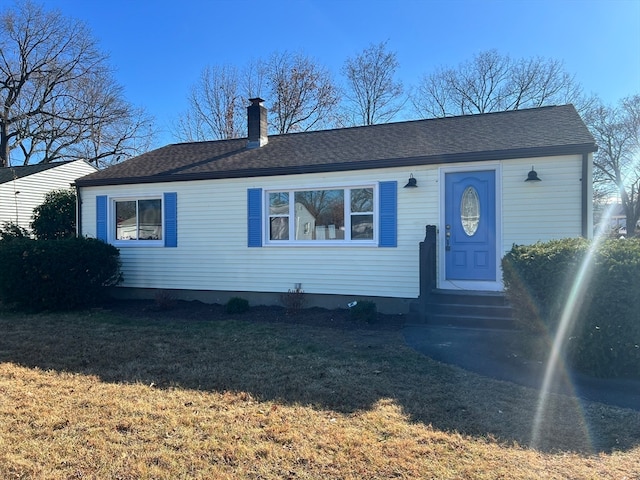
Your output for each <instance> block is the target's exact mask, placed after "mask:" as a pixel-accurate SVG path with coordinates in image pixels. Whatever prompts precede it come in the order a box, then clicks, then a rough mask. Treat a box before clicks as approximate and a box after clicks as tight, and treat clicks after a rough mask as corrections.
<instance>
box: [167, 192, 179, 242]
mask: <svg viewBox="0 0 640 480" xmlns="http://www.w3.org/2000/svg"><path fill="white" fill-rule="evenodd" d="M164 246H165V247H177V246H178V194H177V193H175V192H166V193H165V194H164Z"/></svg>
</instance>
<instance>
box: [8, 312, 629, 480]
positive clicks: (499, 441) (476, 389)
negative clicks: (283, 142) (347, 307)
mask: <svg viewBox="0 0 640 480" xmlns="http://www.w3.org/2000/svg"><path fill="white" fill-rule="evenodd" d="M245 318H250V314H249V316H246V317H245ZM0 332H2V335H0V400H1V401H0V478H4V479H18V478H28V479H32V478H33V479H75V478H78V479H80V478H82V479H87V478H90V479H104V478H111V479H138V478H144V479H152V478H153V479H181V478H184V479H187V478H189V479H192V478H194V479H197V478H203V479H204V478H207V479H212V478H215V479H226V478H229V479H231V478H234V479H237V478H247V479H283V478H290V479H319V478H331V479H387V478H403V479H413V478H433V479H485V478H486V479H497V478H505V479H507V478H508V479H538V478H572V479H574V478H585V479H600V478H612V479H624V478H627V479H632V478H640V476H639V475H640V412H638V411H633V410H625V409H617V408H613V407H608V406H604V405H600V404H585V405H579V404H577V403H576V401H575V400H572V399H570V398H567V397H564V396H552V397H551V400H552V402H551V406H550V408H549V409H548V410H547V415H546V417H545V425H544V426H543V428H542V432H543V435H542V443H541V448H539V449H531V448H528V447H526V445H527V444H528V443H529V440H530V435H531V427H532V425H531V424H532V421H533V417H534V414H535V408H536V402H537V396H536V393H537V392H535V391H533V390H529V389H526V388H522V387H517V386H515V385H512V384H509V383H505V382H498V381H493V380H491V379H486V378H483V377H480V376H477V375H474V374H471V373H468V372H465V371H463V370H460V369H457V368H454V367H450V366H446V365H442V364H439V363H436V362H433V361H431V360H429V359H428V358H425V357H423V356H421V355H418V354H417V353H415V352H413V351H411V350H409V349H407V348H406V347H405V346H404V345H403V342H402V337H401V335H400V333H399V332H393V331H358V330H338V329H333V328H319V327H310V326H302V325H289V324H287V325H285V324H274V323H271V324H269V323H258V322H252V321H248V320H242V319H241V320H216V319H214V318H210V319H207V318H201V319H200V320H191V321H184V320H180V319H175V320H161V321H160V320H154V319H153V318H147V319H145V318H137V319H132V318H127V317H124V316H119V315H115V314H111V313H109V312H93V313H84V314H67V315H31V316H24V315H17V314H8V313H6V312H5V313H3V314H2V316H1V317H0Z"/></svg>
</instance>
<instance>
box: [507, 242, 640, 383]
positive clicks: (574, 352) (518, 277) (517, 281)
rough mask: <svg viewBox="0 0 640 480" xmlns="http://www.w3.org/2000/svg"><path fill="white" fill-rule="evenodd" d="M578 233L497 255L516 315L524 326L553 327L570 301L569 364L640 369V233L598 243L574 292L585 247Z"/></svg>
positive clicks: (613, 373)
mask: <svg viewBox="0 0 640 480" xmlns="http://www.w3.org/2000/svg"><path fill="white" fill-rule="evenodd" d="M590 246H591V244H590V242H588V241H586V240H580V239H567V240H556V241H552V242H547V243H538V244H535V245H531V246H528V247H526V246H514V247H513V248H512V249H511V251H510V252H509V253H507V255H505V257H504V258H503V260H502V267H503V275H504V284H505V291H506V293H507V297H508V299H509V302H510V304H511V305H512V307H513V310H514V317H515V319H516V321H517V322H518V323H519V324H520V325H521V326H522V327H523V328H525V329H526V330H529V331H538V332H539V331H549V332H551V334H553V333H555V332H556V331H557V328H558V323H559V321H560V319H561V316H562V312H563V309H564V307H565V305H566V304H567V302H572V303H571V304H570V308H571V310H570V312H571V313H572V314H573V315H572V318H573V319H574V323H573V325H572V329H571V332H570V338H569V339H568V341H567V344H566V345H565V350H564V353H565V358H566V360H567V361H568V362H569V364H570V365H571V366H572V367H573V368H575V369H577V370H579V371H582V372H584V373H588V374H591V375H596V376H602V377H605V376H609V377H624V376H638V375H640V294H639V292H640V288H639V285H640V240H637V239H627V240H606V241H603V242H602V243H601V244H599V245H597V246H595V247H594V248H595V251H594V252H593V255H592V257H591V260H590V263H589V268H588V269H587V270H586V271H585V272H586V273H585V274H584V277H583V281H584V291H583V292H582V294H581V295H578V296H577V297H576V298H571V289H572V286H573V285H574V282H576V281H578V280H579V279H578V278H577V277H578V274H579V272H580V266H581V264H582V262H583V260H584V259H585V258H587V253H588V250H589V248H590Z"/></svg>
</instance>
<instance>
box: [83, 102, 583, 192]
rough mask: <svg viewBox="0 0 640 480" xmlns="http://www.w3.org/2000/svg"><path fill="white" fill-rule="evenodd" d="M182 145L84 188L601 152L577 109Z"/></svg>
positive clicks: (91, 179)
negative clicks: (263, 141)
mask: <svg viewBox="0 0 640 480" xmlns="http://www.w3.org/2000/svg"><path fill="white" fill-rule="evenodd" d="M246 145H247V139H246V138H241V139H234V140H219V141H211V142H197V143H180V144H174V145H168V146H166V147H162V148H159V149H157V150H153V151H150V152H147V153H145V154H143V155H140V156H138V157H135V158H132V159H130V160H127V161H125V162H123V163H121V164H119V165H114V166H112V167H110V168H108V169H106V170H102V171H99V172H96V173H92V174H90V175H88V176H86V177H83V178H82V179H79V180H77V181H76V184H77V185H80V186H90V185H110V184H125V183H150V182H167V181H181V180H200V179H207V178H238V177H252V176H268V175H285V174H296V173H315V172H326V171H344V170H359V169H368V168H380V167H391V166H410V165H422V164H435V163H454V162H463V161H479V160H499V159H506V158H523V157H529V156H534V155H535V156H548V155H560V154H575V153H586V152H593V151H595V150H596V145H595V142H594V139H593V137H592V136H591V134H590V133H589V131H588V129H587V127H586V126H585V125H584V123H583V122H582V119H581V118H580V116H579V115H578V113H577V112H576V110H575V108H574V107H573V106H572V105H564V106H557V107H542V108H535V109H527V110H516V111H508V112H499V113H489V114H482V115H467V116H461V117H448V118H440V119H429V120H416V121H409V122H398V123H388V124H383V125H372V126H366V127H353V128H342V129H335V130H321V131H314V132H305V133H294V134H285V135H272V136H270V137H269V143H268V144H267V145H265V146H263V147H261V148H256V149H247V148H246Z"/></svg>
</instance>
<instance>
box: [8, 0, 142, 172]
mask: <svg viewBox="0 0 640 480" xmlns="http://www.w3.org/2000/svg"><path fill="white" fill-rule="evenodd" d="M106 61H107V58H106V56H105V55H104V54H102V53H101V52H100V51H99V50H98V49H97V47H96V44H95V41H94V40H93V38H92V36H91V35H90V33H89V31H88V30H87V28H86V27H85V25H84V24H82V23H81V22H78V21H74V20H71V19H67V18H65V17H63V16H62V15H61V14H60V13H59V12H57V11H45V10H43V9H42V7H40V6H37V5H36V4H34V3H32V2H31V1H29V0H25V1H20V2H18V3H17V6H16V7H15V8H10V9H7V10H5V11H4V12H3V13H2V14H0V104H1V105H2V108H0V166H8V165H10V155H11V153H12V152H13V151H17V152H19V153H20V157H21V158H20V161H21V162H22V163H24V164H25V165H26V164H28V163H34V162H42V163H48V162H53V161H56V160H59V159H62V158H64V159H73V158H84V159H86V160H88V161H90V162H95V163H96V164H104V163H111V162H112V161H115V159H116V158H118V157H122V156H129V155H132V154H134V153H137V151H138V147H140V148H144V147H145V146H146V145H147V143H146V142H148V141H149V139H150V138H151V135H152V132H151V125H150V120H149V119H148V118H147V117H146V115H145V113H144V112H143V111H142V110H136V109H134V108H133V107H132V106H131V105H130V104H128V103H127V102H126V101H124V99H123V96H122V89H121V88H120V87H119V86H117V85H116V84H115V82H114V80H113V78H112V75H111V72H110V71H109V68H108V67H107V64H106ZM89 145H91V146H92V148H88V146H89Z"/></svg>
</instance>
